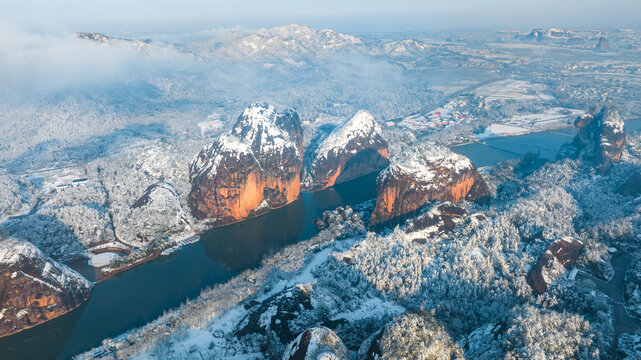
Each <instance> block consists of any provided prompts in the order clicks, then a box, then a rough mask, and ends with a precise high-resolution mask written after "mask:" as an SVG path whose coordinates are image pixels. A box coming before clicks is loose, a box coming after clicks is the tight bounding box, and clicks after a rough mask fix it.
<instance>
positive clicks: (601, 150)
mask: <svg viewBox="0 0 641 360" xmlns="http://www.w3.org/2000/svg"><path fill="white" fill-rule="evenodd" d="M574 126H575V127H576V132H577V135H576V137H575V138H574V141H573V142H572V144H571V146H570V147H569V149H568V148H566V149H564V155H569V156H572V157H581V158H583V159H585V160H588V161H592V162H594V163H595V165H596V167H597V171H598V173H600V174H604V173H605V172H607V171H608V170H609V169H610V167H611V166H612V164H613V163H614V162H617V161H619V159H620V158H621V153H622V152H623V145H624V143H625V128H624V123H623V119H622V118H621V115H620V114H619V110H618V109H617V108H616V107H614V106H611V105H605V106H603V107H602V108H601V110H600V111H599V112H598V113H596V114H584V115H581V116H580V117H578V118H577V119H576V121H575V122H574Z"/></svg>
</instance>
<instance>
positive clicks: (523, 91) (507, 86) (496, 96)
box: [475, 79, 554, 102]
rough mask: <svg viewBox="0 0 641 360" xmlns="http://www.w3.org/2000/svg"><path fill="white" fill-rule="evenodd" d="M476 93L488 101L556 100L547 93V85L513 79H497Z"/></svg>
mask: <svg viewBox="0 0 641 360" xmlns="http://www.w3.org/2000/svg"><path fill="white" fill-rule="evenodd" d="M475 94H476V96H479V97H483V98H484V99H485V101H486V102H492V101H497V100H499V101H505V100H519V101H523V100H543V101H550V100H554V96H552V95H551V94H549V93H547V86H545V85H542V84H533V83H531V82H528V81H523V80H513V79H508V80H502V81H497V82H493V83H490V84H488V85H485V86H482V87H480V88H478V89H476V90H475Z"/></svg>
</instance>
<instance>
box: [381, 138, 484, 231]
mask: <svg viewBox="0 0 641 360" xmlns="http://www.w3.org/2000/svg"><path fill="white" fill-rule="evenodd" d="M376 188H377V197H376V208H375V209H374V212H373V213H372V219H371V223H372V224H377V223H381V222H385V221H388V220H390V219H392V218H395V217H397V216H400V215H403V214H406V213H409V212H411V211H414V210H417V209H419V208H420V207H422V206H423V205H424V204H425V203H426V202H427V201H429V200H441V201H454V202H457V201H461V200H474V199H478V198H481V197H484V196H486V195H487V194H488V188H487V184H485V181H483V179H482V178H481V176H480V175H479V173H478V171H477V170H476V167H475V166H474V164H472V162H471V161H470V160H469V159H468V158H466V157H465V156H463V155H460V154H457V153H455V152H453V151H451V150H450V149H449V148H447V147H444V146H442V145H438V144H435V143H431V142H424V143H419V144H416V145H414V146H411V147H409V148H407V149H405V150H403V151H402V152H401V153H399V154H397V155H396V156H393V157H392V159H391V160H390V165H389V166H388V167H387V168H386V169H385V170H383V171H382V172H381V174H380V175H379V177H378V179H377V180H376Z"/></svg>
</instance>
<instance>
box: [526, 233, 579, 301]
mask: <svg viewBox="0 0 641 360" xmlns="http://www.w3.org/2000/svg"><path fill="white" fill-rule="evenodd" d="M582 249H583V243H582V242H580V241H578V240H576V239H572V238H563V239H560V240H556V241H554V242H553V243H552V244H550V245H549V246H548V247H547V249H546V250H545V252H544V253H543V254H542V255H541V256H540V257H539V260H538V261H537V262H536V264H535V265H534V267H532V270H530V272H529V274H528V278H527V280H528V283H529V284H530V286H531V287H532V289H534V290H535V291H536V292H538V293H544V292H545V291H546V290H547V288H548V285H549V284H550V283H551V282H552V281H554V280H556V278H557V277H558V275H559V274H560V273H561V272H563V267H566V268H567V267H569V266H570V265H572V264H574V263H575V262H576V260H577V259H578V258H579V254H580V252H581V250H582Z"/></svg>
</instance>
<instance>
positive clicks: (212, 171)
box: [189, 104, 303, 224]
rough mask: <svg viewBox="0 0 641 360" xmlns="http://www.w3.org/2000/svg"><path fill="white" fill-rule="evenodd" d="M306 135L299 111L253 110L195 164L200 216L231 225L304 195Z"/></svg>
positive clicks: (195, 207)
mask: <svg viewBox="0 0 641 360" xmlns="http://www.w3.org/2000/svg"><path fill="white" fill-rule="evenodd" d="M302 134H303V132H302V128H301V124H300V120H299V118H298V114H297V113H296V112H295V111H294V110H292V109H287V110H285V111H283V112H277V111H276V110H275V109H274V107H272V106H270V105H267V104H253V105H251V106H250V107H248V108H247V109H246V110H245V111H244V112H243V113H242V114H241V115H240V117H239V118H238V120H237V121H236V124H235V125H234V127H233V128H232V130H231V132H230V133H229V134H226V135H222V136H220V137H219V138H218V139H217V140H216V141H214V143H213V144H211V145H210V146H208V147H206V148H204V149H202V150H201V151H200V153H198V155H197V156H196V157H195V158H194V160H193V161H192V163H191V164H190V167H189V170H190V179H191V183H192V190H191V193H190V195H189V205H190V206H191V208H192V211H193V212H194V214H195V215H196V216H197V217H198V218H200V219H204V218H215V219H216V224H225V223H230V222H234V221H237V220H241V219H243V218H247V217H249V216H253V215H257V214H259V213H262V212H264V211H267V210H269V209H270V208H274V207H278V206H282V205H285V204H288V203H290V202H292V201H294V200H295V199H296V198H298V193H299V191H300V170H301V167H302V155H301V154H302V143H303V135H302Z"/></svg>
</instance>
